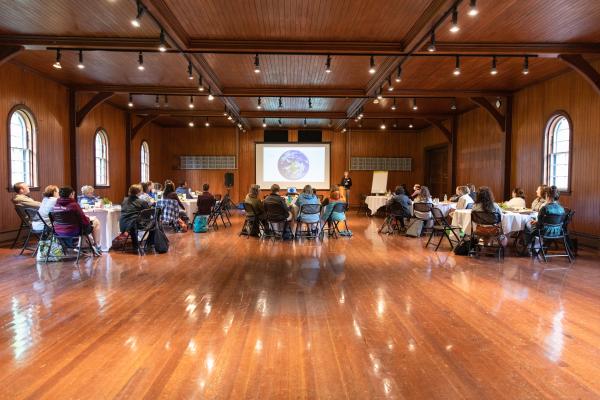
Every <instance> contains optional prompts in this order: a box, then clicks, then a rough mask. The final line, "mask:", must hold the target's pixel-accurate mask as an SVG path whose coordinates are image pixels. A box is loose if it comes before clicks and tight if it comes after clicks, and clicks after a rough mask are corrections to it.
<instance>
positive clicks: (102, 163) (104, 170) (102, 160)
mask: <svg viewBox="0 0 600 400" xmlns="http://www.w3.org/2000/svg"><path fill="white" fill-rule="evenodd" d="M94 154H95V164H94V166H95V170H96V183H95V185H96V186H108V185H109V179H108V178H109V176H108V136H107V135H106V132H105V131H104V130H102V129H99V130H98V131H97V132H96V138H95V139H94Z"/></svg>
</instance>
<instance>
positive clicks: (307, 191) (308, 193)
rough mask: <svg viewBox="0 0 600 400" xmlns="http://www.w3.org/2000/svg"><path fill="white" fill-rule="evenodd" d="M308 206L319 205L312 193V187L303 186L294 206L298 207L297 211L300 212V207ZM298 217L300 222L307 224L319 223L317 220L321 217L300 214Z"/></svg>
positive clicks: (317, 199)
mask: <svg viewBox="0 0 600 400" xmlns="http://www.w3.org/2000/svg"><path fill="white" fill-rule="evenodd" d="M310 204H314V205H318V204H320V203H319V198H318V197H317V196H316V195H315V194H314V193H313V189H312V186H310V185H306V186H304V189H303V190H302V193H300V196H298V200H296V206H298V211H301V209H302V206H304V205H310ZM309 208H312V207H309ZM299 217H300V218H301V219H302V222H308V223H311V224H314V223H316V222H319V220H320V218H321V216H320V215H319V214H301V213H299Z"/></svg>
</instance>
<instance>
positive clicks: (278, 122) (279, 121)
mask: <svg viewBox="0 0 600 400" xmlns="http://www.w3.org/2000/svg"><path fill="white" fill-rule="evenodd" d="M277 125H279V127H280V128H281V118H279V119H278V120H277Z"/></svg>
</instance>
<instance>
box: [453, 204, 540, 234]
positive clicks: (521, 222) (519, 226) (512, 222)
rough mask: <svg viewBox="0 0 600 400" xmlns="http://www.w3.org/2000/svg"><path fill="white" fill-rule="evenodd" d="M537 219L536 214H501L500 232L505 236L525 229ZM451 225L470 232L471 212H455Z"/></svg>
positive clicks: (508, 212) (509, 212) (507, 212)
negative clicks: (530, 222)
mask: <svg viewBox="0 0 600 400" xmlns="http://www.w3.org/2000/svg"><path fill="white" fill-rule="evenodd" d="M536 217H537V213H536V212H532V213H531V214H520V213H515V212H511V211H506V212H502V222H501V223H502V230H503V231H504V234H505V235H508V234H509V233H511V232H519V231H522V230H524V229H525V226H526V225H527V223H528V222H529V221H531V220H533V219H534V218H536ZM452 225H454V226H459V227H460V228H461V229H462V231H463V232H465V233H470V232H471V210H456V211H455V212H454V215H453V216H452Z"/></svg>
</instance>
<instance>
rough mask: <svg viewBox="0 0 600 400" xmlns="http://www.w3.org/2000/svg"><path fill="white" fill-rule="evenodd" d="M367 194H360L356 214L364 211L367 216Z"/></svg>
mask: <svg viewBox="0 0 600 400" xmlns="http://www.w3.org/2000/svg"><path fill="white" fill-rule="evenodd" d="M366 201H367V195H366V194H364V193H361V194H360V204H359V205H358V208H357V209H356V214H357V215H358V214H360V213H361V212H364V213H365V215H366V216H369V207H368V206H367V203H366Z"/></svg>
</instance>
